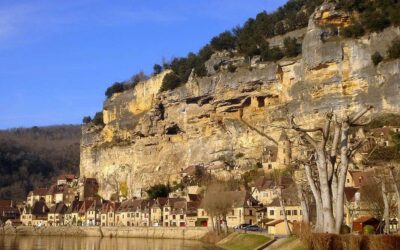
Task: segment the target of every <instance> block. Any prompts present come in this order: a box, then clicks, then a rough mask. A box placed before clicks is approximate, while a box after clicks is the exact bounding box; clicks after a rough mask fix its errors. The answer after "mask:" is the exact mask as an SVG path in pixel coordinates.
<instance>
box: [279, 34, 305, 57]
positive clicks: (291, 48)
mask: <svg viewBox="0 0 400 250" xmlns="http://www.w3.org/2000/svg"><path fill="white" fill-rule="evenodd" d="M283 44H284V48H285V55H286V56H287V57H296V56H298V55H299V54H300V53H301V44H300V43H298V42H297V39H296V38H294V37H293V38H291V37H286V38H285V40H284V41H283Z"/></svg>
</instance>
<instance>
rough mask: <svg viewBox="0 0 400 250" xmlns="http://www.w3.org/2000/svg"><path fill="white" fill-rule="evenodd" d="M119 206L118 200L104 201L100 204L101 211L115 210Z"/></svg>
mask: <svg viewBox="0 0 400 250" xmlns="http://www.w3.org/2000/svg"><path fill="white" fill-rule="evenodd" d="M120 206H121V203H120V202H105V203H103V204H102V206H101V212H102V213H109V212H115V211H116V210H118V208H119V207H120Z"/></svg>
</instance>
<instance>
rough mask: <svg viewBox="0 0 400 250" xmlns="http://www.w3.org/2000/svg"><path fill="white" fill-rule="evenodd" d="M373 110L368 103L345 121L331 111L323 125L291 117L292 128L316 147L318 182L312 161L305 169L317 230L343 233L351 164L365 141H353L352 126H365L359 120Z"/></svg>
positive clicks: (314, 161) (315, 157) (315, 158)
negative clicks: (311, 125) (310, 124)
mask: <svg viewBox="0 0 400 250" xmlns="http://www.w3.org/2000/svg"><path fill="white" fill-rule="evenodd" d="M370 109H372V106H365V107H363V108H362V109H361V110H360V111H359V112H358V113H356V114H355V115H353V116H345V117H343V118H342V119H341V120H339V119H338V118H337V117H336V116H334V113H333V111H330V112H328V113H327V114H326V117H325V124H324V126H323V127H314V128H301V127H300V126H299V125H297V124H296V123H295V121H294V116H292V117H291V118H290V120H289V124H290V128H291V129H293V130H294V131H296V132H297V133H299V134H300V136H301V137H302V138H303V139H304V140H306V141H307V142H308V143H309V144H310V145H311V146H312V148H313V149H314V158H313V159H312V160H313V161H312V162H313V163H315V167H316V169H317V171H316V173H317V181H314V178H313V176H312V169H311V164H310V165H306V166H305V170H306V174H307V179H308V181H309V185H310V188H311V190H312V193H313V196H314V199H315V202H316V208H317V225H316V230H317V231H320V232H328V233H340V229H341V226H342V224H343V217H344V206H343V203H344V186H345V180H346V173H347V170H348V165H349V162H350V159H351V158H352V157H353V155H354V153H355V152H356V151H357V149H358V148H359V147H360V146H361V145H362V143H363V140H360V141H356V142H351V141H350V139H349V130H350V128H351V127H355V126H361V125H362V124H357V122H358V121H359V120H360V118H361V117H363V116H364V115H365V114H366V113H367V112H368V111H369V110H370ZM332 132H333V133H332ZM310 133H318V136H314V137H313V136H311V134H310ZM331 133H332V135H331ZM328 144H329V145H328Z"/></svg>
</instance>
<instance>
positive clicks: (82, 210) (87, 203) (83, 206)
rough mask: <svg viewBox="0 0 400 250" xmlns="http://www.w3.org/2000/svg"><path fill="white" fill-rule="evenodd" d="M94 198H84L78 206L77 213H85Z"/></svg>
mask: <svg viewBox="0 0 400 250" xmlns="http://www.w3.org/2000/svg"><path fill="white" fill-rule="evenodd" d="M93 202H95V201H94V200H85V201H84V202H83V204H82V206H81V207H80V208H79V213H86V212H87V211H88V210H89V208H90V207H91V206H92V204H93Z"/></svg>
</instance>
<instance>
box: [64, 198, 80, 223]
mask: <svg viewBox="0 0 400 250" xmlns="http://www.w3.org/2000/svg"><path fill="white" fill-rule="evenodd" d="M82 205H83V201H78V200H75V201H73V202H72V203H71V205H70V206H69V207H68V209H67V211H66V213H65V216H64V224H65V225H74V226H76V225H78V221H79V210H80V208H81V206H82Z"/></svg>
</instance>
